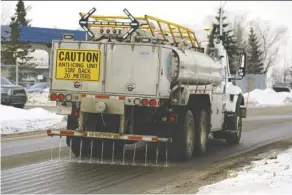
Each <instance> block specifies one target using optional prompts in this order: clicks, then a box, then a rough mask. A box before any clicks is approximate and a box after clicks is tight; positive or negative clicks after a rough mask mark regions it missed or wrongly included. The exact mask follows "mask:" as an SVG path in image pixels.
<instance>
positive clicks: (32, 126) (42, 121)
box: [0, 105, 66, 134]
mask: <svg viewBox="0 0 292 195" xmlns="http://www.w3.org/2000/svg"><path fill="white" fill-rule="evenodd" d="M0 111H1V113H0V123H1V134H12V133H23V132H31V131H39V130H47V129H60V128H64V127H66V117H65V116H61V115H56V114H55V113H51V112H49V111H46V110H44V109H42V108H34V109H30V110H24V109H19V108H14V107H11V106H4V105H0Z"/></svg>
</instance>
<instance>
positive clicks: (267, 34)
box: [251, 19, 288, 73]
mask: <svg viewBox="0 0 292 195" xmlns="http://www.w3.org/2000/svg"><path fill="white" fill-rule="evenodd" d="M251 25H253V26H254V27H255V28H256V30H257V33H258V36H259V37H260V40H261V43H262V51H263V57H264V63H265V71H264V72H265V73H266V72H267V71H268V70H269V68H270V67H271V66H273V65H274V63H275V62H276V60H277V57H278V53H279V49H280V45H281V44H282V43H283V41H285V37H286V32H287V31H288V28H287V27H283V26H280V27H275V28H273V27H272V24H271V23H270V22H268V21H264V20H261V19H257V20H256V21H255V20H253V21H252V22H251Z"/></svg>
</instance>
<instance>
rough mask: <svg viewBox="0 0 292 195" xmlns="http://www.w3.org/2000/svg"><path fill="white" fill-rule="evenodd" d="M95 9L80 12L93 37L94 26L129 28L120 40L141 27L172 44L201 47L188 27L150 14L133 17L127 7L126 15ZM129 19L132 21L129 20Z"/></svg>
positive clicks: (153, 35) (88, 31) (82, 20)
mask: <svg viewBox="0 0 292 195" xmlns="http://www.w3.org/2000/svg"><path fill="white" fill-rule="evenodd" d="M95 11H96V9H95V8H92V9H91V10H90V11H89V12H88V13H79V15H80V16H81V19H80V21H79V24H80V26H81V27H82V28H83V29H84V30H85V31H87V33H88V35H89V36H90V37H91V38H94V33H93V32H92V28H96V27H99V28H104V27H108V28H114V29H128V31H127V33H125V35H124V36H123V37H122V38H121V39H120V41H122V40H125V39H126V38H128V37H129V36H130V35H131V34H132V33H133V32H135V31H136V30H138V29H141V30H144V31H148V32H150V35H151V36H152V37H153V38H158V37H161V38H162V40H163V41H165V42H169V43H170V44H177V43H179V42H184V43H186V42H188V43H190V44H191V48H196V49H200V48H201V44H200V43H199V42H198V40H197V38H196V35H195V32H194V31H192V30H191V29H190V28H188V27H185V26H182V25H179V24H176V23H173V22H169V21H166V20H162V19H159V18H157V17H154V16H149V15H145V16H142V17H133V16H132V15H131V14H130V13H129V11H128V10H127V9H124V10H123V11H124V13H125V14H126V16H103V15H93V13H94V12H95ZM90 19H91V21H90ZM125 20H126V21H125ZM129 20H130V21H131V22H129ZM155 24H156V25H155ZM169 35H170V36H169ZM201 49H203V48H201Z"/></svg>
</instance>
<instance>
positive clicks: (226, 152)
mask: <svg viewBox="0 0 292 195" xmlns="http://www.w3.org/2000/svg"><path fill="white" fill-rule="evenodd" d="M261 110H262V111H261ZM275 110H277V115H275V114H272V113H273V112H274V111H275ZM291 110H292V109H291V107H290V109H289V107H288V108H287V107H283V108H268V109H267V108H265V109H263V108H260V109H259V108H256V109H254V108H253V109H249V113H248V114H249V115H248V116H249V118H247V119H246V120H245V121H244V132H243V134H242V141H241V143H240V144H239V145H237V146H234V147H231V146H227V145H226V144H225V143H224V142H221V141H218V140H212V141H210V148H209V152H208V155H206V156H204V157H194V158H193V160H192V161H190V162H187V163H174V162H169V167H167V168H157V167H156V168H155V167H141V166H119V165H116V166H112V165H100V164H94V163H92V164H88V163H82V164H81V163H78V162H68V161H65V160H62V159H61V160H60V161H59V160H58V155H57V154H58V147H59V144H60V143H61V148H62V156H61V157H62V158H64V157H68V154H69V150H68V148H67V147H63V146H65V139H64V138H62V139H61V142H60V139H59V138H57V137H55V138H53V139H52V138H49V137H46V136H38V137H30V138H26V139H18V140H13V139H12V140H9V141H7V140H6V141H5V139H4V142H3V141H2V157H1V158H2V181H1V182H2V183H1V184H2V189H1V190H2V193H54V194H55V193H66V194H69V193H79V194H81V193H82V194H83V193H144V192H146V191H148V190H150V189H151V190H152V191H151V193H155V189H156V188H161V187H163V186H165V185H166V184H168V183H170V182H172V181H175V180H176V179H177V178H178V177H179V176H180V175H183V174H185V173H190V172H192V171H193V172H194V173H195V172H196V171H199V170H200V168H201V167H202V166H203V165H206V164H208V163H212V162H215V161H218V160H222V159H226V158H229V157H231V156H233V155H236V154H239V153H244V152H246V151H249V150H252V149H255V148H257V147H259V146H263V145H266V144H269V143H272V142H275V141H277V140H281V139H284V138H289V137H292V132H291V129H292V121H291V119H292V115H291ZM52 146H54V147H55V148H54V151H55V153H54V155H55V158H54V159H53V160H52V161H51V160H50V158H51V156H50V148H51V147H52ZM33 163H34V164H33ZM153 178H159V179H153ZM157 193H159V191H158V192H157ZM181 193H183V191H182V192H181Z"/></svg>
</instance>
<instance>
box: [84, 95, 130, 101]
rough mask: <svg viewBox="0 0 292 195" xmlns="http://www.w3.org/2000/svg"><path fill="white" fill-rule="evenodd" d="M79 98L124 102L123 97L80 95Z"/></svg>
mask: <svg viewBox="0 0 292 195" xmlns="http://www.w3.org/2000/svg"><path fill="white" fill-rule="evenodd" d="M81 97H87V98H96V99H111V100H125V97H124V96H107V95H90V94H81Z"/></svg>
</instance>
